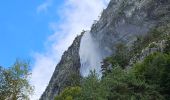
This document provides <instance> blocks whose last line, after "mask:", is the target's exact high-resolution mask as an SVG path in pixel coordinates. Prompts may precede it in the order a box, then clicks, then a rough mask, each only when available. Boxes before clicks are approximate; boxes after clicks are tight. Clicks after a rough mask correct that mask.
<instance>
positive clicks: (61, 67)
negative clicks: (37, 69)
mask: <svg viewBox="0 0 170 100" xmlns="http://www.w3.org/2000/svg"><path fill="white" fill-rule="evenodd" d="M81 37H82V35H80V36H77V37H76V38H75V40H74V42H73V44H72V45H71V46H70V47H69V48H68V50H67V51H65V52H64V54H63V56H62V58H61V61H60V62H59V64H58V65H57V66H56V69H55V71H54V73H53V76H52V78H51V80H50V82H49V84H48V86H47V88H46V90H45V92H44V93H43V95H42V96H41V98H40V100H53V99H54V97H55V96H56V95H57V94H58V93H60V92H61V91H62V90H63V88H65V87H66V86H70V85H71V84H72V83H73V81H75V80H72V78H71V77H72V76H80V72H79V70H80V58H79V47H80V40H81Z"/></svg>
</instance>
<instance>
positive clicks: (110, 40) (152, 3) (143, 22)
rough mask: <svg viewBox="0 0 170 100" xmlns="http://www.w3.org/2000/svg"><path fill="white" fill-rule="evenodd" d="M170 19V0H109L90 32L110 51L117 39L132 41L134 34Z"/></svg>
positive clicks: (104, 50) (105, 49)
mask: <svg viewBox="0 0 170 100" xmlns="http://www.w3.org/2000/svg"><path fill="white" fill-rule="evenodd" d="M168 22H170V0H111V1H110V3H109V5H108V7H107V9H105V10H104V11H103V14H102V16H101V18H100V20H99V21H97V22H96V23H95V24H93V26H92V29H91V34H92V35H93V37H94V39H95V40H96V41H97V42H98V43H99V44H100V46H101V48H102V49H103V52H104V53H106V54H110V53H112V52H113V51H114V47H115V46H114V45H115V44H116V43H119V42H124V43H129V44H130V43H132V42H133V40H135V37H136V36H137V35H145V34H147V32H148V31H150V29H151V28H154V27H156V26H159V25H162V24H166V23H168Z"/></svg>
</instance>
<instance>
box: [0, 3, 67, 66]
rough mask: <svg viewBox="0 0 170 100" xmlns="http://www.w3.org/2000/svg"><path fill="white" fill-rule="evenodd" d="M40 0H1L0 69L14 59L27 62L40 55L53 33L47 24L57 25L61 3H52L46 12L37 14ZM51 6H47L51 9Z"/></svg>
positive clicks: (11, 62)
mask: <svg viewBox="0 0 170 100" xmlns="http://www.w3.org/2000/svg"><path fill="white" fill-rule="evenodd" d="M43 2H44V0H3V1H1V3H0V22H1V23H0V46H1V48H0V65H1V66H4V67H9V66H10V65H11V64H13V63H14V61H15V60H16V58H21V59H29V60H31V61H32V58H31V55H32V54H31V53H32V52H34V51H37V52H43V51H44V44H43V43H44V41H46V39H47V37H48V36H49V35H51V34H52V33H53V32H52V30H51V29H49V28H48V27H49V26H48V23H49V22H55V23H59V21H60V16H58V13H57V11H56V9H60V7H61V5H62V4H63V3H64V1H63V0H55V2H54V1H52V4H53V5H55V6H50V7H49V9H48V11H44V12H41V11H38V9H37V7H38V6H39V5H40V4H43ZM52 4H51V5H52Z"/></svg>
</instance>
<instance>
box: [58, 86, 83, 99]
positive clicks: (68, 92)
mask: <svg viewBox="0 0 170 100" xmlns="http://www.w3.org/2000/svg"><path fill="white" fill-rule="evenodd" d="M81 91H82V89H81V88H80V87H78V86H76V87H67V88H65V89H64V91H63V92H62V93H61V94H60V95H58V96H56V97H55V100H78V99H77V98H78V97H80V95H81Z"/></svg>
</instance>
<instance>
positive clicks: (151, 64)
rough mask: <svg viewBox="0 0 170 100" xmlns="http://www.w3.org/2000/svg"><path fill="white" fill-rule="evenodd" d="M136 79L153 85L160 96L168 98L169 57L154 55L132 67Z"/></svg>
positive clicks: (169, 82) (160, 54) (169, 91)
mask: <svg viewBox="0 0 170 100" xmlns="http://www.w3.org/2000/svg"><path fill="white" fill-rule="evenodd" d="M133 71H134V73H135V75H136V77H139V78H141V79H143V80H145V81H146V82H147V83H148V84H151V85H155V89H157V90H158V91H159V92H160V93H161V94H162V95H164V96H165V97H169V96H170V94H169V93H170V55H169V54H163V53H154V54H151V55H149V56H148V57H146V58H145V60H144V61H143V62H142V63H138V64H136V65H135V66H134V67H133Z"/></svg>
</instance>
